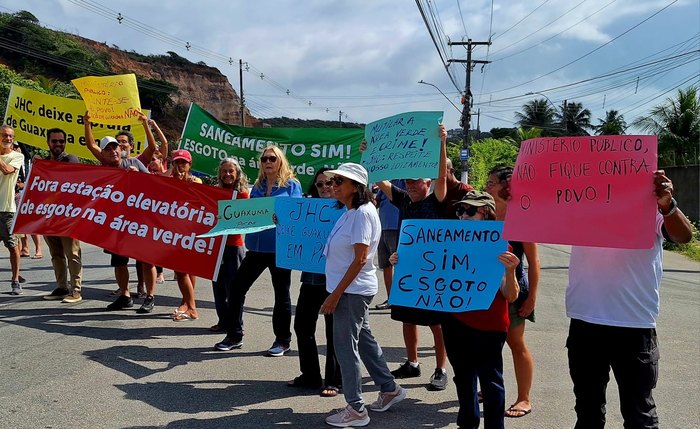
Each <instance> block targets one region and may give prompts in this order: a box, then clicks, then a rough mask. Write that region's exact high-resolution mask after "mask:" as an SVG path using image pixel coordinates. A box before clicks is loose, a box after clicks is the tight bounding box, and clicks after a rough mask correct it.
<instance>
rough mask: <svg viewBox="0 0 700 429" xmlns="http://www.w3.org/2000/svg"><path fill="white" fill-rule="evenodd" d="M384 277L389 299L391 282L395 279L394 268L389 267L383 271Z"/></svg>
mask: <svg viewBox="0 0 700 429" xmlns="http://www.w3.org/2000/svg"><path fill="white" fill-rule="evenodd" d="M382 274H383V275H384V287H385V288H386V297H387V298H389V292H391V282H392V281H393V279H394V266H393V265H389V266H388V267H386V268H384V269H383V270H382Z"/></svg>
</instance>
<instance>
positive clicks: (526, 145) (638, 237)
mask: <svg viewBox="0 0 700 429" xmlns="http://www.w3.org/2000/svg"><path fill="white" fill-rule="evenodd" d="M656 149H657V138H656V136H625V135H622V136H585V137H556V138H555V137H552V138H539V139H532V140H526V141H524V142H522V143H521V145H520V152H519V154H518V159H517V161H516V163H515V168H514V172H513V178H512V181H511V195H512V199H511V200H510V201H509V202H508V211H507V214H506V219H505V225H504V230H503V236H504V237H505V238H507V239H509V240H516V241H525V242H535V243H554V244H574V245H581V246H596V247H617V248H626V249H650V248H651V247H652V246H653V240H654V218H655V216H656V214H655V212H656V197H655V196H654V193H653V191H654V185H653V179H652V177H653V173H654V171H655V170H656V169H657V167H656V163H657V150H656Z"/></svg>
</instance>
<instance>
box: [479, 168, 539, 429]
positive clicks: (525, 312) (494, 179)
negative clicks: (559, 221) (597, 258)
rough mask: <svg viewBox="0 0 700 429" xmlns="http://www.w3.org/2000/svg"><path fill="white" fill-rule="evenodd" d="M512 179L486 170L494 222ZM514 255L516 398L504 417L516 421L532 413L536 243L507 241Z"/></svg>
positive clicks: (506, 171)
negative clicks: (529, 326)
mask: <svg viewBox="0 0 700 429" xmlns="http://www.w3.org/2000/svg"><path fill="white" fill-rule="evenodd" d="M512 176H513V167H509V166H496V167H494V168H492V169H491V171H489V177H488V181H487V182H486V189H484V190H485V191H486V192H488V193H489V194H490V195H491V196H492V197H493V199H494V200H495V201H496V219H497V220H504V219H505V217H506V205H507V203H508V201H509V200H510V199H511V195H510V178H511V177H512ZM509 244H510V245H511V247H512V248H513V253H514V254H515V255H516V256H517V257H518V259H520V264H518V267H517V269H516V270H515V275H516V277H517V279H518V285H519V286H520V294H519V295H518V299H516V300H515V302H512V303H510V305H509V306H508V311H509V313H510V327H509V329H508V337H507V338H506V342H507V343H508V347H509V348H510V352H511V354H512V355H513V367H514V369H515V381H516V383H517V385H518V397H517V398H516V400H515V402H514V403H513V404H512V405H511V406H510V407H508V409H507V410H506V412H505V414H506V417H512V418H518V417H523V416H526V415H528V414H530V413H531V412H532V405H531V404H530V389H531V388H532V380H533V378H534V373H535V364H534V362H533V360H532V354H530V350H529V349H528V348H527V344H525V321H526V320H529V321H530V322H534V321H535V302H536V300H537V287H538V285H539V279H540V258H539V255H538V253H537V244H536V243H523V242H520V241H509ZM523 256H525V259H527V265H528V267H527V275H525V270H524V268H523Z"/></svg>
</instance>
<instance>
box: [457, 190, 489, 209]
mask: <svg viewBox="0 0 700 429" xmlns="http://www.w3.org/2000/svg"><path fill="white" fill-rule="evenodd" d="M458 204H468V205H470V206H473V207H484V206H485V207H490V208H491V210H494V211H495V210H496V202H495V201H494V200H493V197H492V196H491V195H489V194H488V193H487V192H482V191H469V192H467V193H466V194H465V195H464V197H463V198H462V199H461V200H459V201H457V202H456V203H455V204H454V205H458Z"/></svg>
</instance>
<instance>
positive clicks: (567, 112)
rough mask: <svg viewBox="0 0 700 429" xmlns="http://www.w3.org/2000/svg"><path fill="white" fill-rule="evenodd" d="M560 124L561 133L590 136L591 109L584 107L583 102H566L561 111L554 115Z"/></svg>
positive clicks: (591, 127)
mask: <svg viewBox="0 0 700 429" xmlns="http://www.w3.org/2000/svg"><path fill="white" fill-rule="evenodd" d="M554 116H555V117H556V118H557V121H558V122H559V125H560V130H559V132H560V133H563V135H565V136H588V135H590V134H588V131H586V130H590V129H593V125H591V111H590V110H588V109H584V108H583V105H582V104H581V103H576V102H570V103H567V102H564V104H563V105H562V106H561V107H560V111H559V112H557V113H555V115H554Z"/></svg>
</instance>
